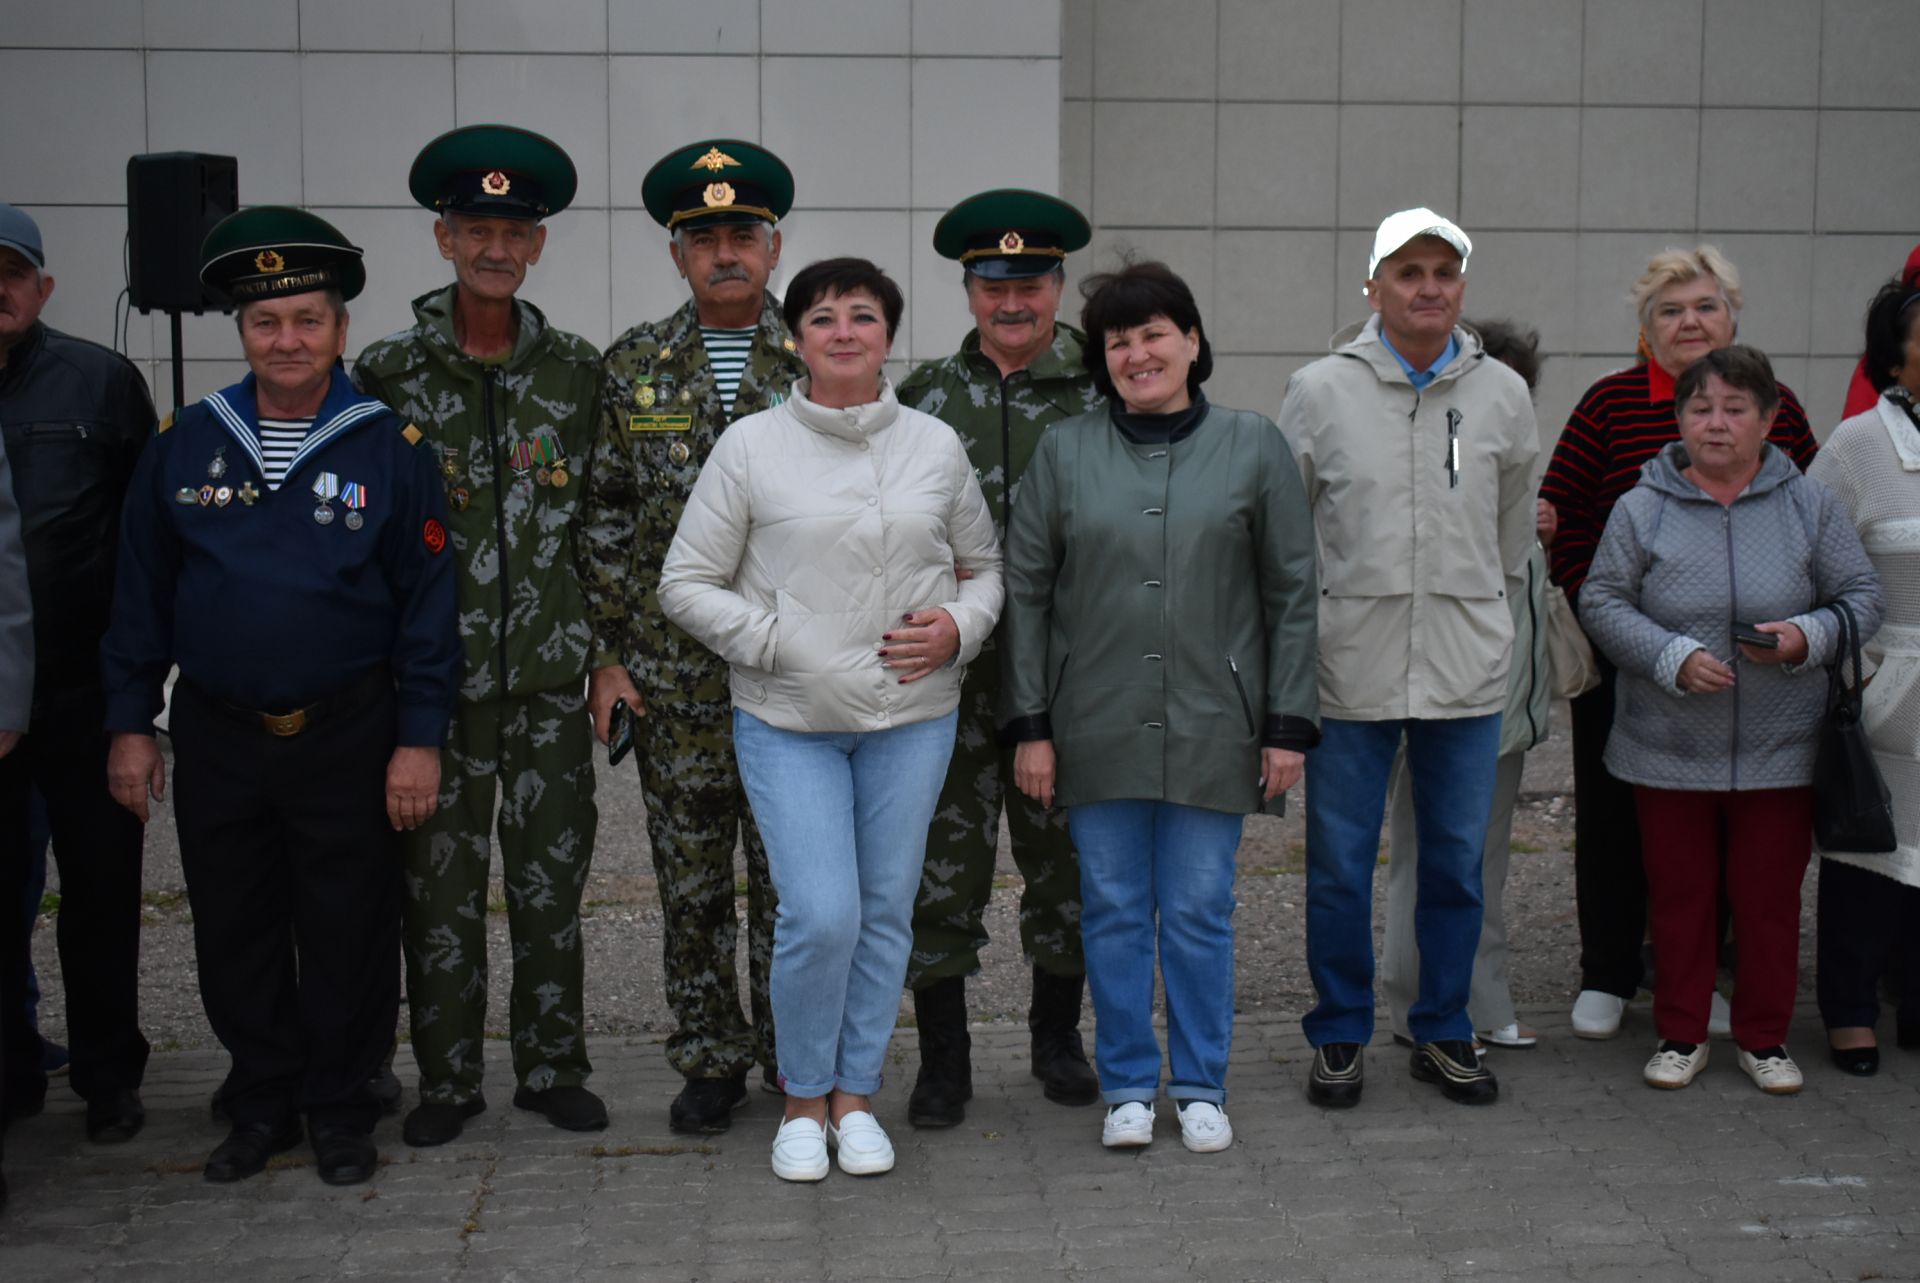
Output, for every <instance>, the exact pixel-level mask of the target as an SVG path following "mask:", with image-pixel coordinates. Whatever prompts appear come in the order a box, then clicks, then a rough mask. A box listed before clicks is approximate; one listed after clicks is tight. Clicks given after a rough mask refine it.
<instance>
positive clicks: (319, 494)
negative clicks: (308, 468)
mask: <svg viewBox="0 0 1920 1283" xmlns="http://www.w3.org/2000/svg"><path fill="white" fill-rule="evenodd" d="M339 493H340V478H339V477H337V476H335V475H334V474H333V473H331V472H323V473H321V474H320V475H319V476H317V477H315V478H314V479H313V494H314V497H315V498H317V499H318V500H320V504H319V506H318V507H316V508H315V509H314V510H313V519H314V520H315V521H317V522H318V523H320V524H321V525H323V526H330V525H332V524H333V502H332V500H333V497H334V496H335V495H337V494H339Z"/></svg>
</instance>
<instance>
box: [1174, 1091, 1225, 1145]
mask: <svg viewBox="0 0 1920 1283" xmlns="http://www.w3.org/2000/svg"><path fill="white" fill-rule="evenodd" d="M1174 1110H1175V1112H1176V1113H1178V1114H1179V1115H1180V1143H1181V1144H1182V1145H1185V1146H1186V1147H1187V1148H1188V1149H1190V1150H1192V1151H1193V1152H1194V1153H1196V1154H1217V1153H1219V1152H1220V1151H1221V1150H1223V1149H1225V1148H1226V1147H1227V1146H1229V1145H1231V1144H1233V1124H1232V1123H1230V1122H1228V1121H1227V1116H1226V1115H1225V1114H1223V1113H1221V1112H1220V1107H1219V1106H1218V1105H1215V1104H1213V1103H1211V1102H1210V1101H1204V1100H1189V1101H1185V1102H1182V1103H1177V1104H1175V1106H1174Z"/></svg>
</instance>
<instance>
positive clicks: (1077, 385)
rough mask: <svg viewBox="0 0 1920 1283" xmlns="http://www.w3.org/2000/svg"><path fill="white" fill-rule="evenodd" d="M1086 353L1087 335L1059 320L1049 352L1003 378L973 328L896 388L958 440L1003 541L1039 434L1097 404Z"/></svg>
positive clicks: (905, 401)
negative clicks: (947, 352) (1084, 357)
mask: <svg viewBox="0 0 1920 1283" xmlns="http://www.w3.org/2000/svg"><path fill="white" fill-rule="evenodd" d="M1085 347H1086V335H1084V334H1082V333H1081V332H1080V331H1079V330H1076V329H1074V328H1073V327H1072V326H1070V325H1063V324H1060V323H1058V322H1056V323H1055V324H1054V327H1053V344H1052V346H1051V347H1049V348H1048V349H1047V350H1046V351H1044V352H1042V353H1040V355H1039V356H1037V357H1035V358H1034V359H1033V362H1032V363H1031V364H1030V365H1028V366H1027V368H1026V369H1024V370H1015V371H1014V372H1013V373H1012V374H1009V375H1008V376H1007V377H1006V378H1004V379H1003V378H1001V377H1000V367H999V366H997V365H995V364H994V363H993V358H992V357H989V356H988V355H987V354H986V353H984V352H982V351H981V350H980V331H979V330H973V331H971V332H970V333H968V335H967V337H966V338H965V339H963V340H961V343H960V350H959V351H958V352H956V353H954V354H953V355H952V356H943V357H941V358H940V359H939V360H937V361H928V362H926V363H924V364H922V365H921V366H919V367H918V368H917V369H915V370H914V372H913V373H912V374H910V375H908V376H907V379H906V381H905V382H904V383H902V384H901V385H900V390H899V394H898V395H899V397H900V404H901V405H904V406H908V407H911V408H912V409H915V410H919V411H921V412H923V413H926V414H931V415H932V416H933V417H934V418H936V419H939V420H940V421H941V422H943V423H945V424H946V425H947V426H948V427H950V428H952V429H953V430H954V432H955V433H956V434H957V435H958V436H959V437H960V444H961V445H963V446H965V447H966V448H967V457H968V458H969V459H971V460H973V467H974V471H975V472H976V473H977V474H978V475H979V477H980V492H981V493H982V494H984V495H985V496H986V497H987V507H988V508H989V509H990V510H991V511H992V512H993V528H994V533H995V534H997V535H999V536H1000V538H1001V540H1002V541H1004V540H1005V539H1006V537H1007V513H1008V511H1009V508H1010V506H1011V504H1012V502H1013V501H1014V500H1015V499H1017V498H1018V497H1019V495H1018V491H1019V485H1020V478H1021V476H1022V474H1024V473H1025V472H1026V470H1027V461H1028V460H1029V459H1031V458H1033V451H1034V447H1035V446H1037V445H1039V444H1040V434H1041V433H1043V432H1045V431H1046V430H1047V425H1049V424H1051V423H1057V422H1058V421H1060V420H1061V419H1066V418H1071V417H1072V416H1074V415H1076V414H1085V413H1086V412H1087V411H1089V410H1093V409H1096V408H1098V407H1099V405H1100V404H1101V400H1100V394H1099V393H1098V392H1096V391H1095V390H1094V387H1093V378H1092V376H1091V375H1089V374H1088V373H1087V370H1086V367H1085V366H1084V365H1082V364H1081V363H1080V354H1081V352H1082V351H1084V350H1085Z"/></svg>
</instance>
